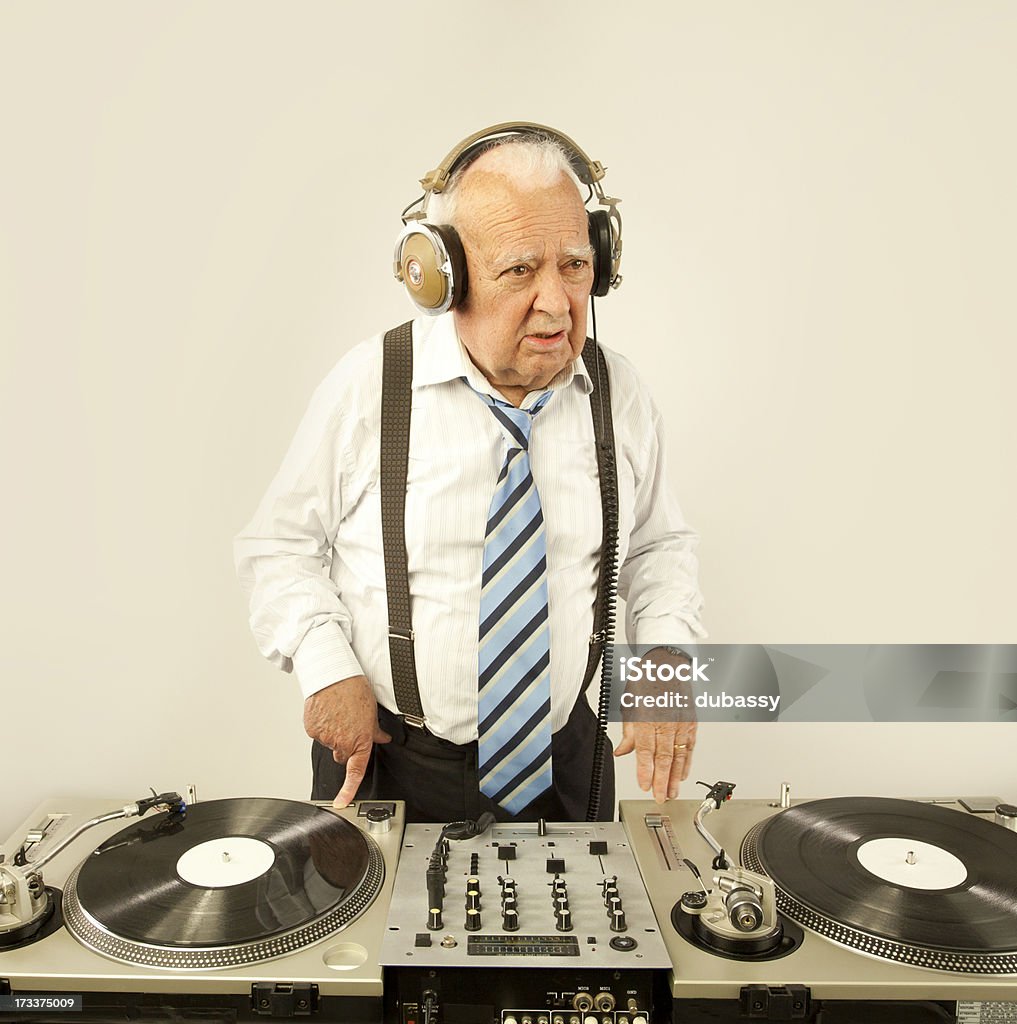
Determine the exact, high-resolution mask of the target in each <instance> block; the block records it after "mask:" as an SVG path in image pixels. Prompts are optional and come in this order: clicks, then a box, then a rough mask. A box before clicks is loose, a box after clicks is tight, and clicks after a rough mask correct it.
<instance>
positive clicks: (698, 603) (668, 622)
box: [618, 395, 706, 646]
mask: <svg viewBox="0 0 1017 1024" xmlns="http://www.w3.org/2000/svg"><path fill="white" fill-rule="evenodd" d="M646 401H647V406H648V407H647V409H646V415H647V430H646V432H645V434H644V435H643V436H644V437H646V439H647V443H646V445H645V447H644V448H643V449H642V451H641V452H640V453H639V456H638V462H639V463H640V464H638V465H636V466H635V467H634V471H635V472H634V475H635V501H634V522H633V528H632V532H631V534H630V537H629V548H628V554H627V556H626V558H625V561H624V564H623V565H622V567H621V572H620V573H619V579H618V591H619V594H620V595H621V596H622V597H623V598H624V599H625V602H626V605H625V634H626V637H627V638H628V640H629V642H630V643H633V644H651V645H655V646H656V645H664V644H675V643H689V642H692V641H694V640H697V639H702V638H705V637H706V630H705V629H704V628H703V624H702V621H701V619H700V616H701V613H702V607H703V598H702V595H701V593H700V590H699V582H698V571H699V563H698V560H697V558H696V554H695V552H696V546H697V543H698V540H699V538H698V536H697V534H696V532H695V531H694V530H693V529H692V528H691V527H690V526H689V525H688V523H686V522H685V518H684V516H683V515H682V511H681V508H680V507H679V505H678V501H677V499H676V498H675V496H674V493H673V491H672V489H671V487H670V484H669V481H668V471H667V460H666V457H665V455H666V453H665V438H664V429H663V421H662V418H661V415H660V412H659V410H658V409H657V407H656V406H655V405H654V403H653V402H652V400H651V399H650V398H649V396H648V395H647V396H646Z"/></svg>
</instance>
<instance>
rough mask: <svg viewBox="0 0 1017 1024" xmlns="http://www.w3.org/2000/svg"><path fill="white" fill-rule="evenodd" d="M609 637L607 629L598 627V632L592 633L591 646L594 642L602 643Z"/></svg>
mask: <svg viewBox="0 0 1017 1024" xmlns="http://www.w3.org/2000/svg"><path fill="white" fill-rule="evenodd" d="M606 639H607V630H606V629H598V630H597V632H596V633H591V634H590V646H591V647H592V646H593V645H594V644H602V643H603V642H604V641H605V640H606Z"/></svg>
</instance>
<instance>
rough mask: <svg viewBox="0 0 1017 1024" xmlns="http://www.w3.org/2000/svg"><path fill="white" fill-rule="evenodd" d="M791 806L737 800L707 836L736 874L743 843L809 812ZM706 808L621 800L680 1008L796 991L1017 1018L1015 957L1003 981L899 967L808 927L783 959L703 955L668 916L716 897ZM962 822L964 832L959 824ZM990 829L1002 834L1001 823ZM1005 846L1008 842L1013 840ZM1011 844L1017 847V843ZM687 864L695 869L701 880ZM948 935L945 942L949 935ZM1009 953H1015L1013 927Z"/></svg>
mask: <svg viewBox="0 0 1017 1024" xmlns="http://www.w3.org/2000/svg"><path fill="white" fill-rule="evenodd" d="M785 803H787V805H788V806H787V807H785V808H782V807H781V805H780V803H779V802H769V801H765V800H739V799H737V797H735V798H734V799H732V800H730V802H728V803H724V804H723V806H722V807H721V808H718V809H717V810H716V813H714V814H713V815H712V816H711V817H710V819H709V832H710V833H711V835H712V837H713V838H714V839H715V840H716V842H717V844H718V845H719V846H720V847H721V848H722V849H723V850H724V851H725V852H726V854H727V855H728V856H729V857H730V858H731V861H732V864H733V865H735V870H737V867H738V863H739V855H740V851H741V849H742V843H743V840H744V839H745V837H746V836H747V835H749V834H750V833H751V832H752V830H753V828H754V827H755V826H758V825H759V823H761V822H764V821H767V820H769V819H771V818H773V816H775V815H781V814H786V813H788V812H789V809H790V808H791V807H795V806H799V805H803V806H808V804H809V802H808V801H795V802H793V803H792V802H790V801H785ZM917 803H923V801H917ZM924 803H926V804H930V805H934V806H935V807H937V808H949V809H951V810H953V811H956V812H959V813H961V814H965V815H966V814H970V812H969V811H968V810H967V809H966V808H964V807H963V806H962V804H961V803H959V802H956V801H953V800H946V799H942V800H929V801H924ZM700 808H701V802H700V801H699V800H678V801H672V802H669V803H667V804H665V805H663V806H659V805H657V804H655V803H653V802H651V801H649V800H623V801H622V802H621V818H622V820H623V822H624V823H625V828H626V831H627V833H628V835H629V837H630V840H631V844H632V849H633V852H634V854H635V857H636V860H637V862H638V864H639V869H640V872H641V873H642V878H643V881H644V883H645V886H646V889H647V892H648V894H649V897H650V902H651V904H652V905H653V909H654V912H655V914H656V916H657V920H658V921H659V923H660V926H661V933H662V935H663V937H664V941H665V943H666V945H667V949H668V953H669V956H670V959H671V962H672V964H673V969H672V971H671V972H670V985H671V992H672V995H673V998H674V999H675V1000H676V1006H677V1005H678V1002H677V1001H681V1000H738V999H739V998H740V996H742V995H743V993H744V991H745V989H746V987H747V986H758V987H759V990H760V991H763V990H765V989H766V988H774V987H787V986H800V987H802V988H804V989H807V990H808V992H809V993H810V997H811V998H812V999H820V1000H852V1001H858V1000H879V1001H887V1000H945V1001H961V1002H963V1001H982V1000H984V1001H1001V1004H1000V1012H1003V1010H1005V1014H1004V1016H1001V1017H999V1018H998V1019H1000V1020H1007V1021H1010V1020H1017V1002H1013V1003H1011V1002H1007V1001H1010V1000H1017V970H1013V969H1012V968H1010V967H1009V966H1008V965H1009V964H1012V963H1013V960H1012V958H1011V959H1010V960H1006V961H1005V962H1004V963H1003V964H1002V966H1001V967H1000V968H999V969H1000V970H1001V971H1006V972H1007V973H995V974H988V973H965V972H963V971H957V970H938V969H934V968H931V967H925V966H915V965H913V964H912V963H903V962H893V961H891V960H888V959H884V958H882V957H879V956H874V955H871V954H870V953H867V952H865V951H864V950H862V949H856V948H850V947H848V946H846V945H844V944H842V943H840V942H837V941H833V940H832V939H830V938H828V937H826V936H825V935H822V934H819V932H818V931H816V930H813V929H810V927H809V925H808V924H806V926H805V928H804V929H803V930H800V931H803V935H802V938H801V941H800V944H799V945H797V946H796V947H795V948H793V949H792V950H791V951H790V952H788V953H786V955H781V956H779V957H775V958H773V959H769V960H764V961H755V962H753V961H752V960H751V959H732V958H729V957H727V956H725V955H717V953H716V952H713V951H711V950H709V949H705V948H700V946H698V945H697V944H695V943H694V942H692V941H690V940H689V939H688V938H686V937H685V935H683V934H680V933H679V931H678V929H677V928H676V927H675V926H674V925H673V924H672V923H671V922H672V911H673V910H675V908H676V904H678V903H679V901H681V900H682V897H683V894H685V893H689V892H691V893H693V897H694V898H693V899H692V900H691V901H690V903H693V904H694V903H696V902H700V903H704V904H705V902H706V897H705V896H702V895H699V894H700V893H702V892H703V891H704V889H709V890H711V893H714V894H715V893H716V891H717V883H716V879H717V871H716V869H715V868H714V867H713V863H714V858H715V854H716V849H715V848H713V847H711V846H710V845H709V844H708V842H707V841H706V839H704V837H703V836H702V835H701V834H700V833H699V831H697V828H696V824H695V818H696V814H697V812H698V811H699V810H700ZM937 813H938V812H937ZM974 818H978V819H980V822H981V823H982V824H980V825H979V828H984V827H985V823H986V822H989V823H991V822H992V821H993V818H992V816H991V815H988V816H986V815H981V814H979V815H974V814H972V815H971V819H969V820H973V819H974ZM958 821H959V822H961V824H963V820H962V819H958ZM992 827H994V828H1002V826H1000V825H993V826H992ZM902 832H906V829H902ZM1005 842H1006V843H1007V844H1010V839H1009V834H1007V838H1006V840H1005ZM912 845H913V844H912ZM1012 845H1013V846H1014V847H1015V848H1017V843H1014V844H1012ZM1007 848H1009V846H1008V847H1007ZM686 861H691V862H692V863H693V864H694V865H696V866H697V867H698V869H699V871H700V874H701V875H702V880H703V881H702V882H700V880H699V879H698V878H697V877H696V875H695V873H694V872H693V871H692V870H691V869H690V867H689V866H688V864H687V863H686ZM1003 870H1004V872H1006V873H1007V874H1008V873H1009V871H1011V870H1012V872H1013V875H1014V877H1015V878H1017V858H1015V859H1014V861H1013V863H1012V865H1009V866H1007V867H1004V868H1003ZM875 880H876V879H875V878H873V881H875ZM834 887H835V886H833V887H832V888H834ZM761 890H762V887H760V891H761ZM765 901H766V895H765V892H762V893H761V899H760V903H761V905H763V906H764V907H765ZM1010 909H1011V910H1012V912H1013V914H1014V918H1013V920H1014V921H1017V907H1012V908H1010ZM679 916H680V915H679ZM718 916H719V915H718ZM760 927H762V926H760ZM946 931H947V934H948V932H949V929H946ZM831 933H832V934H838V932H837V930H836V929H831ZM1013 948H1014V949H1017V928H1015V930H1014V934H1013ZM1003 1002H1005V1007H1004V1006H1003V1005H1002V1003H1003ZM994 1012H995V1011H994ZM971 1019H973V1020H978V1019H981V1018H979V1017H972V1018H971ZM992 1019H993V1020H995V1019H997V1018H996V1017H993V1018H992Z"/></svg>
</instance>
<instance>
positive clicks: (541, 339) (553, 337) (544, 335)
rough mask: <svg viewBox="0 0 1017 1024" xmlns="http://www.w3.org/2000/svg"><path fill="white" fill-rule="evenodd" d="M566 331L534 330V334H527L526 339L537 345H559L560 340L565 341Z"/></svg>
mask: <svg viewBox="0 0 1017 1024" xmlns="http://www.w3.org/2000/svg"><path fill="white" fill-rule="evenodd" d="M564 339H565V331H564V330H561V331H553V332H552V331H534V332H533V333H532V334H527V335H526V340H527V341H530V342H533V343H534V344H537V345H541V346H543V345H547V346H551V345H557V344H558V343H559V342H560V341H564Z"/></svg>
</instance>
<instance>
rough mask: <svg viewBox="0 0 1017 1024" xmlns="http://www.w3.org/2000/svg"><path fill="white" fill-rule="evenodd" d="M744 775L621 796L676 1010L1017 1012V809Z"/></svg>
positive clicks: (811, 1015) (817, 1016) (712, 1015)
mask: <svg viewBox="0 0 1017 1024" xmlns="http://www.w3.org/2000/svg"><path fill="white" fill-rule="evenodd" d="M733 789H734V786H733V785H732V784H729V783H723V782H718V783H716V784H715V785H714V786H712V787H709V794H708V795H707V797H706V799H705V800H703V801H699V800H681V801H675V802H673V803H669V804H666V805H664V806H663V807H660V806H658V805H656V804H654V803H651V802H650V801H622V804H621V817H622V820H623V821H624V823H625V827H626V830H627V832H628V834H629V836H630V838H631V842H632V847H633V851H634V853H635V856H636V860H637V862H638V864H639V868H640V871H641V873H642V877H643V881H644V883H645V884H646V888H647V891H648V893H649V896H650V901H651V903H652V905H653V909H654V912H655V914H656V916H657V920H658V921H659V922H660V924H661V930H662V933H663V935H664V939H665V942H666V944H667V948H668V952H669V954H670V958H671V962H672V964H673V970H672V971H671V973H670V985H671V993H672V997H673V999H674V1020H675V1021H676V1022H677V1021H682V1022H686V1021H687V1022H690V1024H691V1022H698V1021H706V1020H709V1021H719V1020H746V1019H751V1018H757V1019H771V1020H778V1019H784V1020H794V1019H800V1020H817V1021H819V1020H822V1021H829V1022H841V1021H883V1020H885V1021H888V1022H891V1021H892V1022H893V1024H902V1022H908V1021H944V1020H947V1021H950V1020H962V1021H965V1022H971V1024H976V1022H979V1021H985V1022H988V1021H990V1020H991V1021H993V1022H995V1021H999V1022H1007V1024H1012V1022H1017V1001H1014V1000H1017V832H1015V831H1013V830H1012V828H1010V827H1006V826H1007V825H1008V824H1011V825H1012V814H1013V813H1017V812H1014V811H1013V809H1012V808H1009V809H1008V807H1007V805H1003V807H1002V809H1001V813H1000V814H999V815H994V814H993V813H992V810H991V807H992V804H993V803H995V802H998V801H992V802H990V804H989V805H988V808H987V810H988V813H975V812H973V811H971V810H968V809H967V808H966V807H965V806H964V804H962V803H961V802H959V801H956V800H952V799H951V800H935V801H933V800H927V801H916V800H899V799H887V798H877V797H866V798H854V797H844V798H834V799H823V800H814V801H803V802H795V803H793V804H792V803H791V801H790V800H789V799H788V798H787V793H786V787H785V792H784V793H782V797H783V799H782V800H781V801H777V802H773V803H769V802H767V801H763V800H741V801H740V800H737V799H731V795H732V794H731V790H733ZM967 803H968V804H969V805H970V806H975V805H974V804H973V803H972V802H971V801H967ZM707 815H710V818H709V825H707V821H706V817H707Z"/></svg>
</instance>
